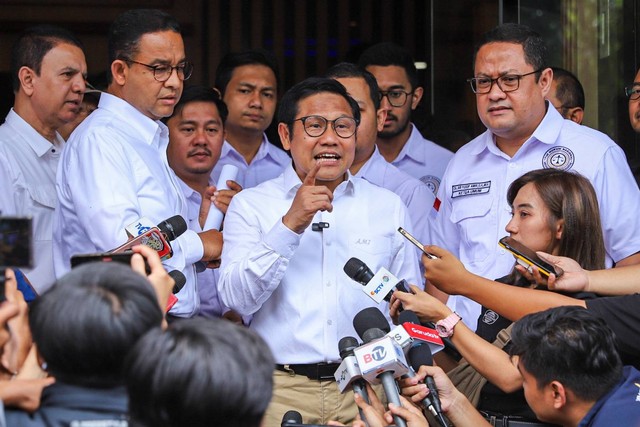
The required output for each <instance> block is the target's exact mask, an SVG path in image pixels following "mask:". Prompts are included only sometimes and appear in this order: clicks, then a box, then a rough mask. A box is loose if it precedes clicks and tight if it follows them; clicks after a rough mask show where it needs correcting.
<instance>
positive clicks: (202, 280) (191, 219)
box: [177, 178, 229, 317]
mask: <svg viewBox="0 0 640 427" xmlns="http://www.w3.org/2000/svg"><path fill="white" fill-rule="evenodd" d="M177 180H178V184H179V185H180V188H181V189H182V194H184V196H185V198H186V200H187V208H188V211H189V212H188V214H187V216H186V217H185V219H186V220H187V224H188V225H189V229H190V230H193V231H195V232H196V233H200V232H202V227H201V226H200V222H199V214H200V205H201V204H202V195H201V194H200V193H198V192H197V191H196V190H194V189H193V188H191V187H189V186H188V185H187V184H186V183H185V182H184V181H183V180H181V179H180V178H177ZM209 185H214V184H213V183H211V182H210V183H209ZM212 209H213V205H212ZM219 276H220V273H219V269H218V268H207V269H205V270H204V271H201V272H200V273H196V279H197V280H198V295H199V297H200V315H201V316H204V317H222V315H223V314H224V313H226V312H227V311H229V309H228V308H226V307H225V306H224V304H222V302H221V301H220V298H219V296H218V289H217V288H216V283H218V278H219Z"/></svg>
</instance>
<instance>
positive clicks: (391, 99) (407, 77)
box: [358, 42, 453, 194]
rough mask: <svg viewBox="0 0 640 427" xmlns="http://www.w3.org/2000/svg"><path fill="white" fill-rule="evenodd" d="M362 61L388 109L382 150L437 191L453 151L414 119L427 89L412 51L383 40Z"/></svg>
mask: <svg viewBox="0 0 640 427" xmlns="http://www.w3.org/2000/svg"><path fill="white" fill-rule="evenodd" d="M358 65H360V67H362V68H364V69H366V70H367V71H368V72H370V73H371V74H373V75H374V77H375V78H376V80H377V82H378V87H379V88H380V94H381V100H380V102H381V108H383V109H384V110H385V111H386V113H387V118H386V119H385V122H384V128H383V129H382V131H380V132H378V139H377V141H376V144H377V146H378V149H379V150H380V154H382V156H383V157H384V158H385V159H386V160H387V161H388V162H389V163H391V164H393V165H394V166H396V167H397V168H398V169H400V170H403V171H404V172H406V173H408V174H409V175H411V176H413V177H415V178H418V179H419V180H421V181H422V182H424V183H425V184H426V185H428V186H429V188H431V190H432V191H433V193H434V194H437V193H438V188H439V187H440V181H441V180H442V175H444V171H445V169H446V168H447V164H448V163H449V160H451V157H452V156H453V153H452V152H451V151H449V150H447V149H446V148H444V147H441V146H439V145H438V144H436V143H434V142H432V141H429V140H428V139H425V138H423V137H422V135H421V134H420V131H419V130H418V128H416V126H415V125H414V124H413V123H411V112H412V111H413V110H415V109H416V108H417V107H418V104H420V100H421V99H422V95H423V93H424V89H423V88H422V87H421V86H420V85H419V81H418V71H417V70H416V66H415V65H414V62H413V58H412V57H411V54H410V53H409V52H408V51H407V50H406V49H404V48H402V47H400V46H398V45H396V44H394V43H390V42H385V43H379V44H376V45H374V46H371V47H370V48H368V49H367V50H365V51H364V52H363V53H362V55H361V56H360V59H359V60H358Z"/></svg>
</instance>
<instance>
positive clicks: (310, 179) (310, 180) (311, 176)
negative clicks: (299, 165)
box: [302, 162, 322, 185]
mask: <svg viewBox="0 0 640 427" xmlns="http://www.w3.org/2000/svg"><path fill="white" fill-rule="evenodd" d="M321 166H322V165H321V164H320V162H316V164H315V165H314V166H313V168H311V170H310V171H309V173H307V176H305V177H304V181H302V185H316V175H317V173H318V171H319V170H320V167H321Z"/></svg>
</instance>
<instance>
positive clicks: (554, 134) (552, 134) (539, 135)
mask: <svg viewBox="0 0 640 427" xmlns="http://www.w3.org/2000/svg"><path fill="white" fill-rule="evenodd" d="M545 103H546V107H547V112H546V113H545V115H544V117H543V118H542V121H541V122H540V124H539V125H538V127H537V128H536V129H535V130H534V131H533V134H532V135H531V136H530V137H529V139H527V140H526V141H525V144H526V143H528V142H529V141H532V140H538V141H540V142H541V143H543V144H547V145H552V144H554V143H555V142H556V141H557V139H558V136H559V135H560V131H561V130H562V125H563V124H564V118H563V117H562V116H561V115H560V113H558V110H556V109H555V108H549V107H550V106H551V104H550V103H549V101H545ZM480 137H481V138H483V141H482V143H481V144H477V145H475V146H472V147H471V149H470V150H469V153H470V154H472V155H479V154H480V153H482V152H483V151H485V150H490V151H495V150H498V151H499V149H498V147H497V146H496V139H495V136H494V135H493V133H491V131H489V130H487V131H486V132H485V133H483V134H482V135H481V136H480ZM523 146H524V144H523ZM521 148H522V147H521ZM518 151H519V150H518Z"/></svg>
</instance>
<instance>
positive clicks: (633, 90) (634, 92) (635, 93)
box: [624, 83, 640, 101]
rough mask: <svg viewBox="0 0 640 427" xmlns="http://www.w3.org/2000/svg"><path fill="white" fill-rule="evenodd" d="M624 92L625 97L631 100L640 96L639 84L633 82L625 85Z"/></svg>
mask: <svg viewBox="0 0 640 427" xmlns="http://www.w3.org/2000/svg"><path fill="white" fill-rule="evenodd" d="M624 94H625V95H627V98H629V99H630V100H631V101H635V100H636V99H638V98H640V84H637V83H634V84H633V85H632V86H631V87H625V88H624Z"/></svg>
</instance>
